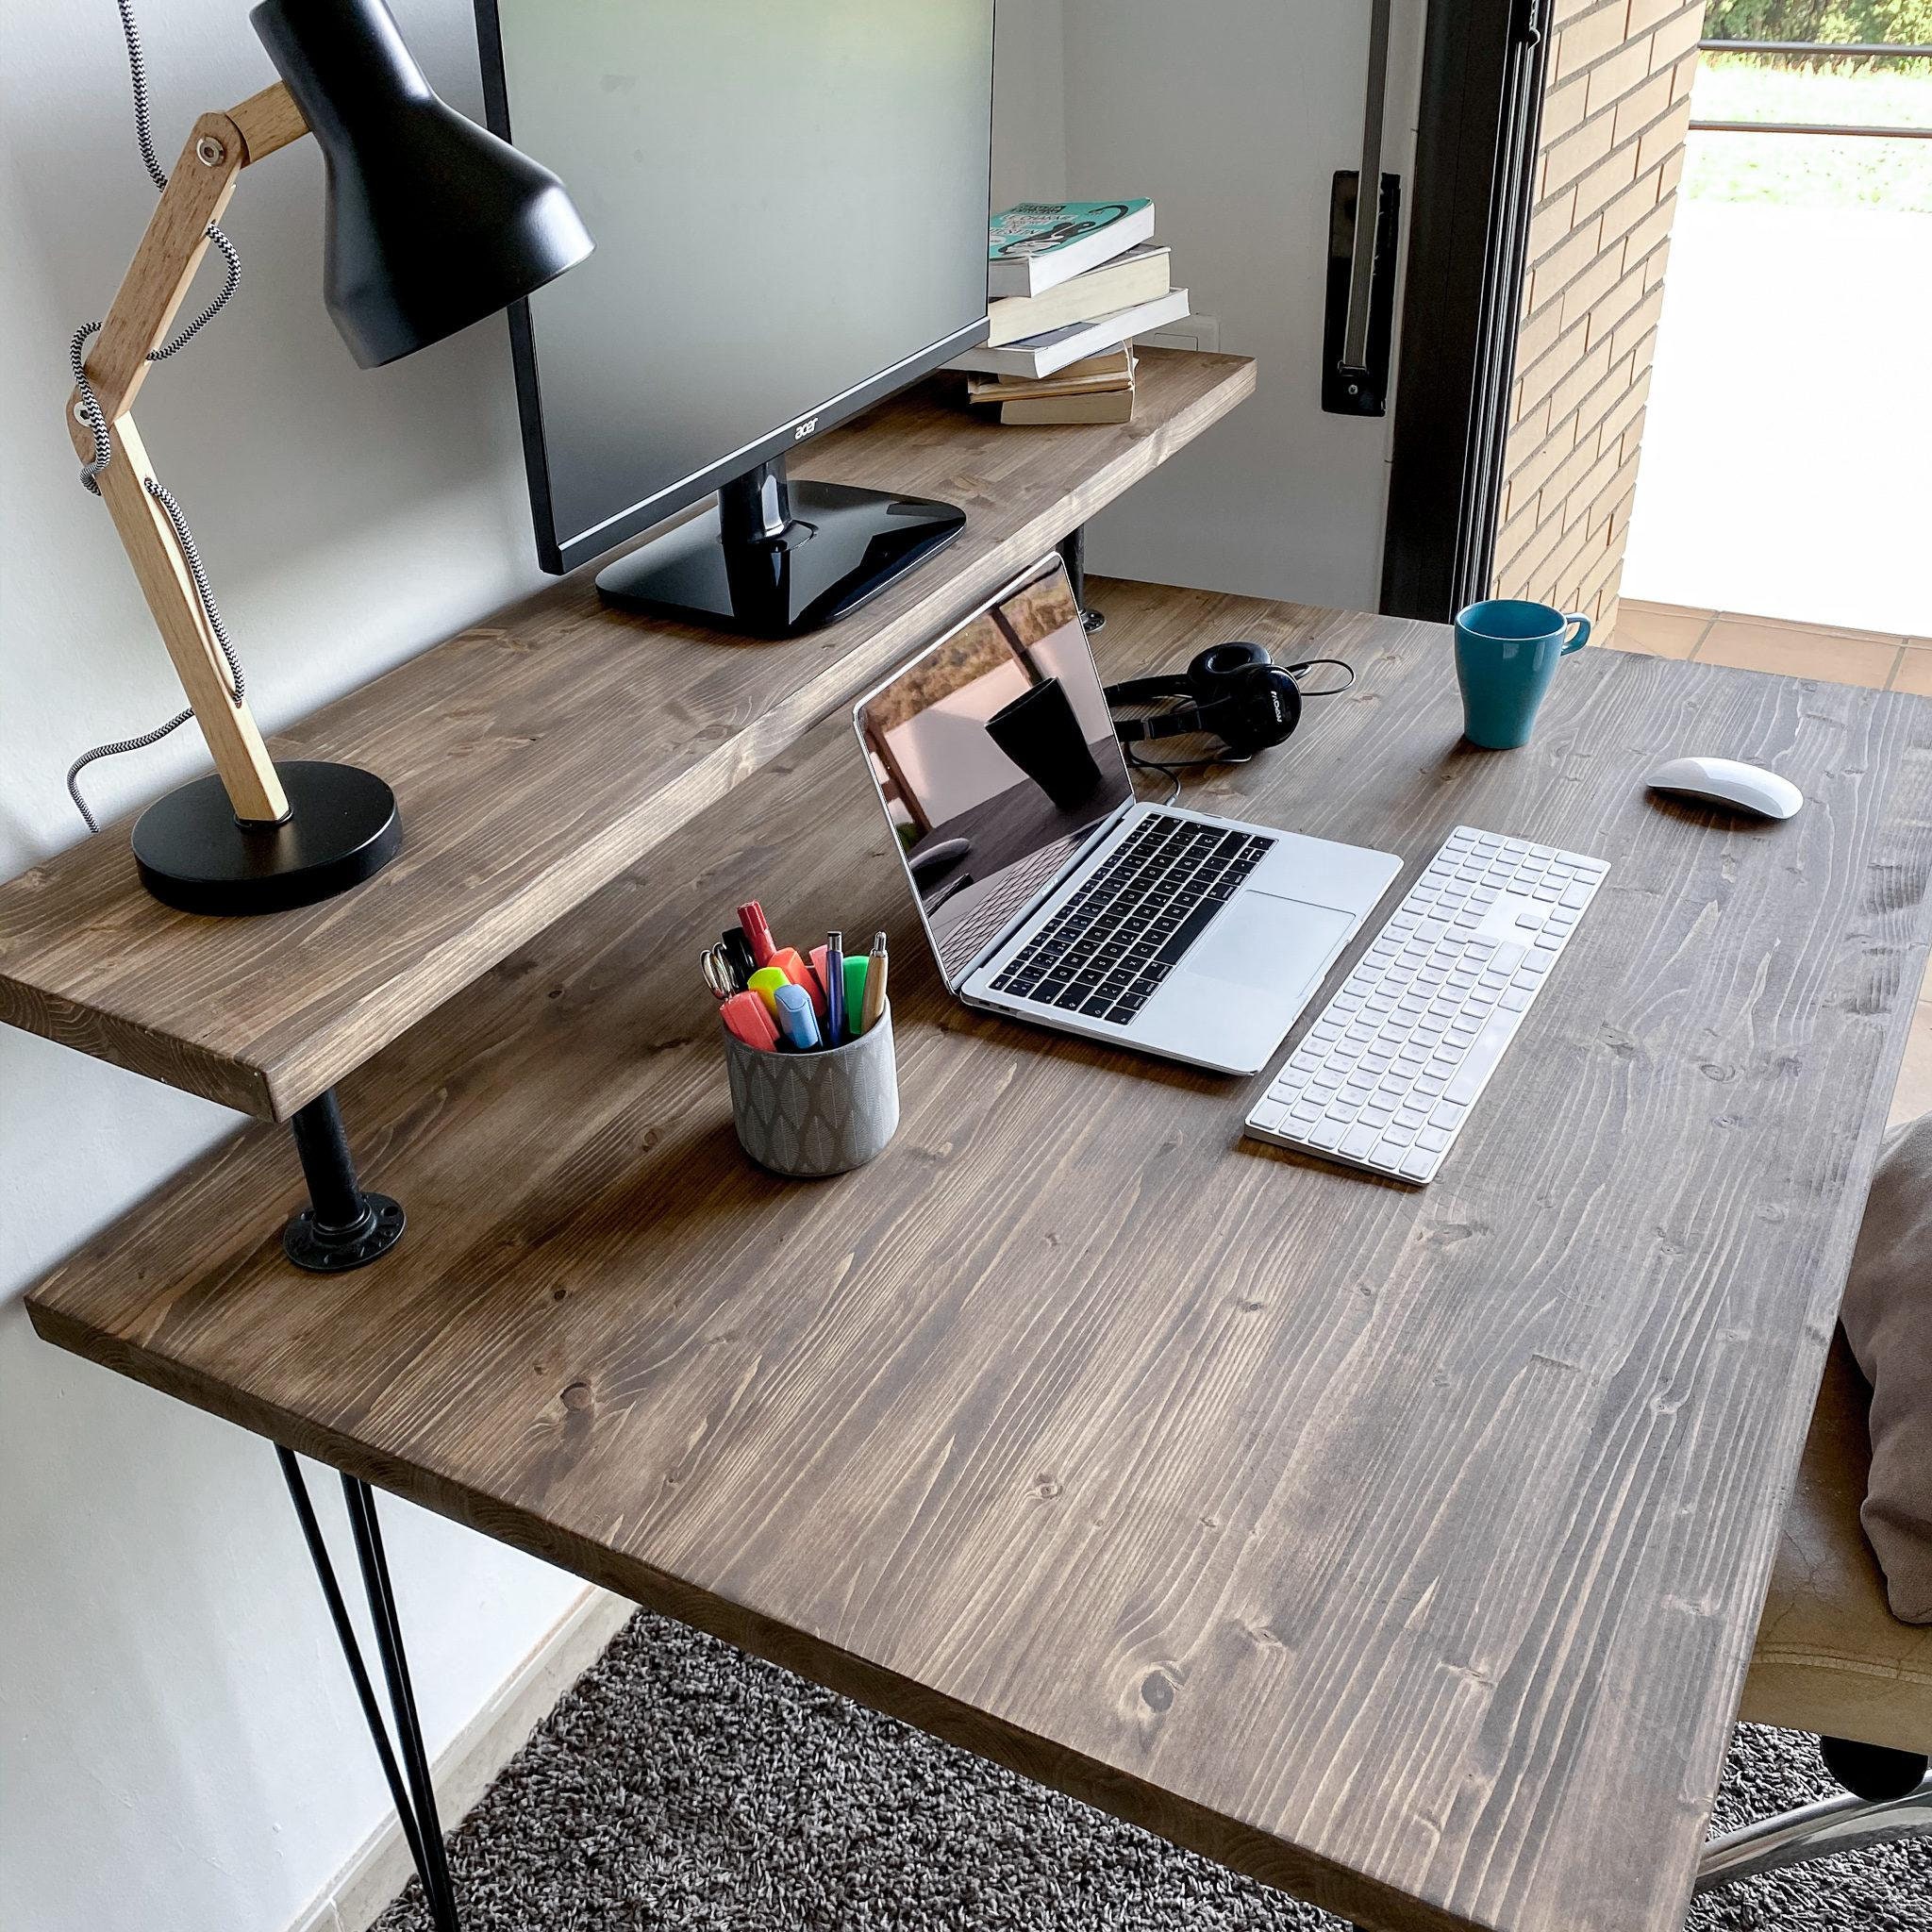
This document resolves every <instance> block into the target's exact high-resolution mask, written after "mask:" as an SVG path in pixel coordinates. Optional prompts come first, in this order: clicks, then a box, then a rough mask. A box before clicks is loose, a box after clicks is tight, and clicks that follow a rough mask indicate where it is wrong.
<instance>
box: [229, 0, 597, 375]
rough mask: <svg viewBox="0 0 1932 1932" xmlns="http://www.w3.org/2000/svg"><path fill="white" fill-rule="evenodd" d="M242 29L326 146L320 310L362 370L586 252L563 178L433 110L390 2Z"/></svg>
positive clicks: (291, 5) (315, 7)
mask: <svg viewBox="0 0 1932 1932" xmlns="http://www.w3.org/2000/svg"><path fill="white" fill-rule="evenodd" d="M248 17H249V19H250V20H251V21H252V22H253V23H254V26H255V31H256V32H257V33H258V35H259V36H260V38H261V42H262V45H263V46H265V47H266V48H267V49H268V54H269V58H270V59H271V60H273V61H274V62H275V70H276V72H277V73H279V74H280V75H281V76H282V79H283V81H284V82H285V83H286V84H287V86H288V90H289V92H290V93H291V95H293V96H294V100H295V105H296V106H297V107H298V108H301V110H302V114H303V118H304V119H305V120H306V121H307V122H308V125H309V127H310V128H311V129H312V130H313V132H314V134H315V138H316V140H317V141H318V142H320V143H321V145H322V152H323V158H324V160H325V164H326V167H327V170H328V216H327V237H326V246H325V256H324V269H323V298H324V300H325V302H326V303H327V305H328V312H329V313H330V315H332V316H333V317H334V318H335V324H336V327H337V328H338V329H340V330H341V336H342V340H343V341H345V342H347V343H348V345H349V350H350V353H351V354H352V355H354V357H355V358H356V360H357V361H358V362H359V363H360V364H361V365H362V367H363V368H364V369H374V368H375V367H377V366H378V365H379V364H381V363H384V362H393V361H395V360H396V358H398V357H401V356H408V355H410V354H413V353H414V351H416V350H417V349H421V348H425V347H427V346H428V344H429V343H431V342H437V341H441V340H442V338H443V337H444V336H447V335H454V334H455V333H456V331H457V330H458V329H459V328H467V327H468V326H469V325H470V324H471V323H473V322H479V321H481V320H482V318H483V317H484V316H486V315H493V314H494V313H495V312H496V311H497V310H498V309H499V308H508V305H509V304H510V303H512V302H514V301H516V300H517V299H518V297H519V296H523V295H527V294H528V293H529V292H530V291H531V290H533V289H540V288H541V287H542V285H543V284H544V283H545V282H547V281H550V280H551V279H553V278H554V277H555V276H557V275H561V274H562V273H563V272H564V270H565V269H567V268H570V267H572V266H573V265H574V264H575V263H576V262H579V261H581V260H582V259H583V258H584V257H585V256H587V255H588V254H590V252H591V237H590V235H589V233H588V232H587V231H586V229H585V227H584V225H583V222H582V220H581V219H580V218H579V216H578V214H577V211H576V209H575V207H574V206H573V205H572V203H571V198H570V196H569V195H568V194H567V193H565V192H564V188H563V184H562V182H560V181H559V180H558V178H557V176H556V175H553V174H552V173H551V172H550V171H549V169H547V168H543V167H540V166H539V165H538V164H537V163H536V162H535V161H533V160H531V159H530V158H529V157H528V156H527V155H524V154H520V153H519V152H518V151H517V150H516V149H515V148H513V147H511V146H510V145H509V143H508V142H504V141H499V140H498V139H497V138H496V136H495V135H493V134H491V133H489V132H488V131H487V130H485V129H484V128H481V127H478V126H477V125H476V124H475V122H474V121H469V120H466V119H465V118H464V117H463V116H462V115H460V114H458V112H457V111H456V109H455V108H449V107H446V106H444V104H443V103H442V102H441V100H439V99H438V98H437V96H436V95H435V93H434V92H431V90H430V87H429V83H428V82H427V81H426V80H425V79H424V77H423V70H422V69H421V68H420V67H418V66H417V65H416V62H415V61H414V59H413V58H411V57H410V54H409V50H408V47H407V46H405V45H404V44H403V37H402V35H401V33H400V32H399V31H398V30H397V28H396V24H395V22H394V20H393V19H391V16H390V11H389V8H387V7H385V6H384V5H383V4H382V0H262V4H261V5H260V6H258V7H257V8H255V9H254V10H253V11H252V12H251V13H250V14H249V16H248Z"/></svg>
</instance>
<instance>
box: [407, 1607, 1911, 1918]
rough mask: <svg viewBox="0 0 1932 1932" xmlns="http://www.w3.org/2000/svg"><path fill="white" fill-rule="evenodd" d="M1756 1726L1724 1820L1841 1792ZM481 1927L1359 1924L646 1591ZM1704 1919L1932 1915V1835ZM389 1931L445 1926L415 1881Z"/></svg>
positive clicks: (545, 1782) (475, 1819)
mask: <svg viewBox="0 0 1932 1932" xmlns="http://www.w3.org/2000/svg"><path fill="white" fill-rule="evenodd" d="M1833 1790H1836V1787H1835V1786H1833V1785H1832V1784H1831V1783H1830V1781H1829V1780H1828V1779H1827V1778H1826V1777H1825V1776H1824V1774H1823V1772H1822V1770H1821V1769H1820V1768H1819V1765H1818V1760H1817V1752H1816V1748H1815V1746H1814V1745H1813V1744H1812V1742H1811V1740H1809V1739H1807V1738H1803V1737H1800V1736H1798V1735H1796V1734H1794V1733H1791V1732H1788V1731H1773V1730H1766V1729H1762V1728H1760V1727H1757V1726H1755V1725H1751V1726H1745V1727H1743V1728H1740V1731H1739V1732H1738V1735H1737V1739H1736V1741H1735V1742H1734V1743H1733V1745H1732V1747H1731V1756H1730V1760H1729V1762H1728V1764H1727V1765H1726V1766H1725V1770H1724V1790H1723V1791H1722V1793H1721V1794H1720V1796H1719V1799H1718V1807H1717V1824H1718V1827H1719V1829H1721V1830H1729V1829H1732V1828H1734V1827H1736V1826H1737V1825H1739V1824H1744V1823H1746V1822H1748V1821H1749V1820H1751V1819H1753V1818H1757V1817H1764V1816H1767V1815H1769V1814H1770V1813H1773V1812H1775V1811H1781V1810H1784V1809H1787V1808H1788V1807H1790V1806H1792V1805H1797V1804H1802V1803H1805V1802H1806V1801H1807V1800H1809V1799H1812V1798H1818V1797H1824V1796H1826V1795H1829V1794H1830V1793H1831V1792H1832V1791H1833ZM450 1858H451V1865H452V1868H453V1871H454V1874H455V1878H456V1887H457V1896H458V1906H459V1907H460V1910H461V1912H462V1917H463V1924H464V1927H465V1932H887V1928H891V1932H1341V1921H1340V1920H1337V1919H1333V1918H1330V1917H1329V1916H1328V1915H1327V1914H1326V1913H1324V1912H1318V1911H1316V1910H1315V1909H1314V1908H1313V1907H1309V1906H1306V1905H1302V1904H1299V1903H1297V1902H1296V1901H1295V1900H1293V1899H1291V1898H1288V1897H1285V1896H1284V1895H1283V1894H1281V1893H1280V1892H1275V1891H1270V1890H1268V1889H1267V1888H1266V1887H1264V1886H1261V1885H1258V1884H1257V1883H1255V1882H1254V1881H1253V1880H1252V1879H1247V1878H1241V1877H1239V1876H1237V1875H1236V1874H1233V1873H1231V1872H1227V1871H1225V1870H1224V1869H1223V1868H1222V1867H1220V1866H1219V1865H1216V1864H1213V1863H1212V1862H1211V1861H1209V1860H1208V1859H1206V1858H1202V1857H1196V1856H1195V1855H1194V1854H1192V1853H1191V1852H1183V1851H1179V1850H1176V1849H1175V1848H1174V1846H1172V1845H1170V1844H1167V1843H1165V1842H1164V1841H1163V1840H1160V1839H1158V1838H1153V1837H1150V1836H1149V1835H1148V1834H1147V1833H1146V1832H1143V1831H1141V1830H1138V1829H1137V1828H1136V1827H1134V1826H1133V1825H1129V1824H1120V1823H1118V1822H1117V1821H1116V1820H1114V1819H1111V1818H1108V1817H1107V1816H1105V1815H1104V1814H1103V1813H1101V1812H1098V1811H1094V1810H1091V1809H1090V1808H1089V1807H1087V1806H1085V1805H1081V1804H1077V1803H1075V1802H1074V1800H1073V1799H1071V1798H1064V1797H1061V1796H1059V1795H1058V1793H1056V1792H1053V1791H1048V1790H1043V1789H1042V1788H1041V1787H1040V1786H1038V1785H1035V1784H1030V1783H1028V1782H1027V1781H1026V1780H1025V1779H1024V1778H1021V1777H1016V1776H1014V1775H1013V1774H1010V1773H1008V1772H1005V1771H1002V1770H1000V1769H999V1768H998V1767H996V1766H994V1765H991V1764H989V1763H987V1762H985V1761H984V1760H983V1759H981V1758H978V1757H972V1756H971V1755H969V1754H968V1753H966V1752H964V1751H959V1750H956V1749H955V1748H953V1747H952V1746H951V1745H948V1744H941V1743H940V1742H938V1741H936V1740H933V1739H930V1738H927V1737H924V1736H923V1735H922V1734H921V1733H919V1732H917V1731H912V1730H908V1729H907V1728H906V1727H905V1726H904V1725H903V1724H896V1723H894V1722H893V1721H892V1720H891V1719H890V1718H883V1717H879V1716H876V1715H875V1714H874V1713H873V1712H872V1711H869V1710H865V1709H862V1708H861V1707H859V1706H858V1705H856V1704H851V1703H848V1702H847V1701H846V1700H845V1699H844V1698H842V1697H839V1696H837V1695H835V1694H834V1693H832V1692H831V1691H822V1690H820V1689H818V1688H817V1687H816V1686H815V1685H811V1684H808V1683H806V1682H804V1681H803V1680H802V1679H800V1678H798V1677H794V1676H792V1675H791V1674H789V1673H787V1672H785V1671H782V1670H779V1669H777V1668H776V1667H775V1666H774V1665H771V1664H766V1663H760V1662H758V1661H757V1660H756V1659H754V1658H751V1657H745V1656H744V1655H742V1654H741V1652H739V1651H736V1650H733V1649H732V1648H731V1647H730V1646H729V1645H727V1644H724V1643H719V1642H717V1641H713V1640H712V1639H710V1638H708V1637H703V1636H700V1635H698V1634H697V1633H696V1632H695V1631H691V1630H688V1629H685V1628H684V1627H683V1626H682V1625H679V1624H672V1623H667V1622H666V1621H664V1620H663V1619H662V1618H658V1617H653V1616H650V1615H647V1614H645V1613H643V1612H640V1613H639V1614H638V1615H637V1616H636V1617H634V1618H632V1620H631V1621H630V1623H629V1624H627V1625H626V1626H625V1629H624V1631H623V1632H622V1633H621V1634H620V1635H619V1636H618V1638H617V1639H616V1641H614V1642H613V1643H612V1644H611V1645H610V1647H609V1648H608V1650H607V1651H606V1652H605V1654H604V1656H603V1657H602V1658H601V1659H600V1660H599V1662H598V1663H597V1664H595V1665H594V1666H593V1667H592V1668H591V1670H589V1671H588V1672H586V1673H585V1674H584V1675H583V1676H582V1677H581V1678H580V1679H579V1680H578V1681H577V1683H576V1685H575V1688H574V1689H573V1690H572V1691H570V1693H569V1694H568V1695H567V1696H566V1697H565V1698H564V1699H563V1700H562V1702H561V1703H559V1704H558V1707H557V1708H556V1710H555V1711H553V1712H552V1713H551V1715H550V1716H549V1718H548V1719H546V1720H545V1722H544V1723H543V1724H542V1725H541V1728H540V1729H539V1730H538V1731H537V1733H536V1734H535V1736H533V1737H532V1738H531V1740H530V1741H529V1742H528V1743H527V1744H526V1745H525V1747H524V1749H523V1750H522V1751H521V1752H519V1753H518V1755H517V1756H516V1757H515V1758H514V1759H512V1760H511V1762H510V1763H509V1764H508V1766H507V1767H506V1768H505V1770H504V1772H503V1774H502V1775H501V1776H500V1777H498V1778H497V1780H496V1782H495V1783H494V1784H493V1785H491V1788H490V1790H488V1791H487V1792H486V1793H485V1794H484V1796H483V1798H482V1800H481V1801H480V1802H479V1803H478V1804H477V1806H476V1807H475V1809H474V1810H473V1811H472V1812H471V1813H470V1815H469V1817H468V1818H467V1819H466V1820H465V1821H464V1823H463V1825H462V1828H461V1829H460V1830H459V1831H458V1833H457V1834H456V1836H455V1837H454V1838H453V1839H452V1840H451V1850H450ZM1690 1924H1691V1927H1692V1928H1693V1932H1932V1844H1928V1843H1927V1842H1925V1841H1924V1840H1920V1841H1919V1842H1917V1843H1914V1844H1910V1845H1887V1846H1881V1847H1879V1848H1878V1849H1876V1850H1874V1851H1870V1852H1863V1853H1856V1854H1847V1855H1844V1856H1841V1857H1837V1858H1831V1859H1825V1860H1822V1861H1820V1862H1818V1863H1816V1864H1813V1865H1809V1866H1801V1867H1798V1868H1796V1869H1795V1870H1791V1871H1788V1872H1784V1873H1779V1874H1774V1875H1773V1876H1771V1877H1770V1878H1767V1879H1760V1880H1756V1881H1753V1882H1751V1883H1749V1884H1745V1885H1738V1886H1732V1887H1730V1888H1728V1889H1727V1890H1724V1891H1723V1892H1721V1893H1718V1894H1716V1895H1714V1896H1713V1897H1711V1898H1708V1899H1706V1900H1703V1901H1700V1902H1699V1903H1698V1904H1697V1905H1696V1906H1695V1907H1693V1909H1692V1912H1691V1920H1690ZM376 1932H429V1921H428V1919H427V1917H426V1915H425V1912H424V1910H423V1906H422V1897H421V1893H420V1891H419V1890H418V1889H417V1887H416V1886H415V1885H414V1884H413V1883H412V1884H411V1885H410V1887H409V1890H408V1891H406V1892H405V1893H404V1894H403V1895H402V1897H401V1898H399V1899H398V1900H397V1901H396V1902H395V1904H394V1905H392V1906H391V1907H390V1908H389V1910H388V1911H386V1912H385V1913H384V1914H383V1916H382V1918H381V1919H380V1920H379V1921H378V1922H377V1928H376Z"/></svg>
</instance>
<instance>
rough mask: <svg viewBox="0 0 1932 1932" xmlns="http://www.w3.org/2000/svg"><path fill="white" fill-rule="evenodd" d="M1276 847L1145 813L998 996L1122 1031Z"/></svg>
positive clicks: (1008, 975) (1009, 969)
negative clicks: (1023, 1001) (1024, 1001)
mask: <svg viewBox="0 0 1932 1932" xmlns="http://www.w3.org/2000/svg"><path fill="white" fill-rule="evenodd" d="M1273 845H1274V840H1273V839H1266V838H1262V837H1261V836H1260V835H1259V834H1257V833H1253V832H1240V831H1230V830H1227V829H1225V828H1224V827H1223V826H1220V825H1204V824H1198V823H1197V822H1196V821H1195V820H1193V819H1183V818H1174V817H1171V816H1169V815H1168V814H1167V813H1165V812H1154V813H1150V814H1149V815H1148V816H1147V817H1146V818H1144V819H1142V820H1141V823H1140V824H1139V825H1137V826H1136V827H1135V828H1134V834H1133V836H1132V837H1131V838H1130V839H1127V840H1126V841H1124V842H1123V843H1122V845H1121V846H1120V848H1119V849H1118V850H1117V851H1116V852H1115V853H1114V855H1113V856H1112V858H1109V859H1108V861H1107V863H1106V864H1105V865H1103V866H1102V867H1101V868H1100V870H1099V871H1098V872H1096V873H1094V874H1092V875H1091V877H1090V878H1089V879H1088V880H1087V881H1086V883H1085V884H1084V885H1083V886H1082V887H1081V889H1080V891H1078V892H1077V893H1075V894H1074V897H1073V898H1072V899H1070V900H1068V901H1067V903H1066V904H1065V905H1064V906H1062V907H1061V908H1060V909H1059V910H1058V912H1057V913H1055V914H1054V916H1053V918H1052V919H1051V920H1049V921H1048V922H1047V924H1045V925H1044V926H1042V927H1041V930H1040V931H1039V932H1038V933H1036V934H1035V935H1034V937H1033V938H1032V939H1031V940H1029V941H1027V943H1026V946H1025V948H1024V951H1023V952H1021V953H1020V955H1019V956H1018V957H1017V958H1014V959H1012V960H1010V961H1009V962H1008V965H1007V966H1006V968H1005V969H1004V970H1003V971H1002V972H1001V974H1000V975H999V977H998V978H996V979H995V980H994V981H993V983H992V990H993V991H994V992H1004V993H1010V994H1012V996H1013V997H1014V998H1015V999H1024V1000H1032V1001H1034V1002H1035V1003H1036V1004H1038V1005H1040V1006H1047V1007H1058V1008H1061V1009H1062V1010H1064V1011H1066V1012H1072V1013H1079V1014H1081V1015H1082V1016H1083V1017H1084V1018H1086V1019H1089V1020H1104V1021H1107V1022H1108V1024H1112V1025H1115V1026H1126V1025H1130V1024H1132V1023H1133V1020H1134V1016H1135V1015H1136V1014H1137V1013H1139V1012H1140V1010H1141V1008H1142V1007H1144V1006H1145V1005H1146V1004H1147V1002H1148V1001H1149V1000H1150V999H1152V998H1153V997H1154V995H1155V993H1156V992H1157V991H1158V990H1159V987H1160V983H1161V981H1162V980H1164V979H1165V978H1166V977H1167V975H1168V974H1170V973H1171V972H1173V971H1174V967H1175V966H1177V965H1178V964H1179V963H1180V960H1181V957H1182V955H1183V954H1185V953H1186V952H1187V950H1188V948H1189V947H1190V946H1191V945H1192V944H1193V943H1194V941H1196V940H1197V939H1199V938H1200V937H1201V935H1202V934H1203V933H1204V932H1205V931H1206V930H1207V929H1208V924H1209V923H1210V922H1211V921H1212V920H1213V918H1214V915H1215V914H1216V913H1217V912H1219V911H1220V910H1221V908H1223V907H1224V905H1226V904H1227V902H1228V901H1229V900H1230V899H1231V898H1233V897H1234V895H1235V892H1236V891H1237V890H1238V889H1239V887H1240V886H1241V881H1242V880H1243V879H1245V878H1246V877H1247V875H1248V874H1250V873H1251V872H1253V871H1254V869H1255V868H1256V866H1257V865H1258V864H1259V863H1260V862H1261V860H1262V858H1265V857H1266V856H1267V854H1268V852H1269V850H1270V849H1271V848H1272V847H1273Z"/></svg>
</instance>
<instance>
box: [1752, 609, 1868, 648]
mask: <svg viewBox="0 0 1932 1932" xmlns="http://www.w3.org/2000/svg"><path fill="white" fill-rule="evenodd" d="M1718 615H1719V616H1720V617H1722V618H1724V619H1725V620H1726V621H1727V622H1729V623H1732V624H1767V625H1770V626H1771V627H1772V629H1773V630H1808V631H1815V632H1816V633H1817V634H1818V635H1819V636H1820V637H1826V638H1863V639H1865V640H1866V641H1868V642H1871V643H1876V644H1895V643H1897V642H1898V641H1899V635H1898V633H1897V632H1896V631H1890V630H1855V629H1851V628H1849V627H1847V626H1846V625H1841V624H1823V623H1811V622H1807V620H1806V619H1805V618H1802V617H1759V616H1758V615H1757V612H1756V611H1752V610H1720V611H1719V612H1718Z"/></svg>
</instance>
